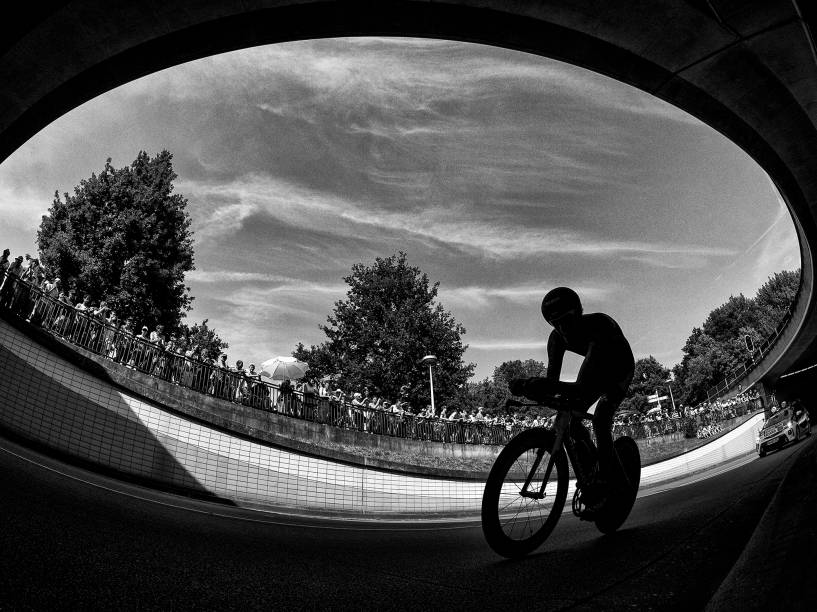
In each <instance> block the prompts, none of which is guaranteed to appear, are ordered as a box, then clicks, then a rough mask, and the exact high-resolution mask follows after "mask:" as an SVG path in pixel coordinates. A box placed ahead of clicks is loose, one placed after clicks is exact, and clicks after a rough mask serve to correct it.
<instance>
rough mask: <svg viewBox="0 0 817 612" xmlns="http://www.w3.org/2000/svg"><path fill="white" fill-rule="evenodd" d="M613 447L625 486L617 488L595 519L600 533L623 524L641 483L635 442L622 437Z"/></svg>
mask: <svg viewBox="0 0 817 612" xmlns="http://www.w3.org/2000/svg"><path fill="white" fill-rule="evenodd" d="M613 446H614V448H615V449H616V453H617V454H618V459H619V462H620V463H621V468H622V470H623V471H624V475H625V476H626V478H627V485H626V486H622V487H621V488H619V489H618V490H617V491H616V492H615V493H614V494H613V495H612V496H611V497H610V499H609V500H608V502H607V504H606V505H605V506H606V507H605V508H604V509H603V510H602V512H601V514H600V515H599V517H598V518H597V519H596V527H597V528H598V530H599V531H601V532H602V533H613V532H614V531H616V530H617V529H618V528H619V527H621V526H622V525H623V524H624V521H626V520H627V517H628V516H630V511H631V510H632V509H633V504H635V498H636V495H637V494H638V486H639V484H640V483H641V453H640V452H639V450H638V444H636V443H635V440H633V439H632V438H629V437H627V436H622V437H620V438H617V439H616V440H615V442H613Z"/></svg>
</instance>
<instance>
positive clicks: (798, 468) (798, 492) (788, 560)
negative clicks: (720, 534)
mask: <svg viewBox="0 0 817 612" xmlns="http://www.w3.org/2000/svg"><path fill="white" fill-rule="evenodd" d="M816 577H817V437H815V436H812V438H811V439H810V440H809V441H808V442H807V443H806V446H805V447H804V448H803V449H802V450H801V451H800V453H799V454H798V455H797V457H796V459H795V462H794V464H793V465H792V467H791V468H790V469H789V471H788V473H787V474H786V476H784V478H783V480H782V482H781V483H780V486H779V487H778V489H777V491H776V492H775V494H774V496H773V497H772V500H771V502H769V506H768V507H767V508H766V511H765V512H764V513H763V516H762V517H761V519H760V522H759V523H758V525H757V528H756V529H755V532H754V533H753V534H752V537H751V538H750V540H749V543H748V544H747V545H746V548H745V549H744V550H743V553H742V554H741V555H740V557H739V558H738V560H737V562H736V563H735V565H734V567H733V568H732V571H730V572H729V574H728V575H727V577H726V579H725V580H724V581H723V583H722V584H721V586H720V587H719V588H718V590H717V591H716V592H715V595H714V596H713V597H712V599H711V600H710V601H709V604H708V605H707V607H706V610H708V611H709V612H727V611H731V610H742V611H744V612H747V611H751V610H763V611H764V612H765V611H768V610H814V609H815V608H817V580H815V578H816Z"/></svg>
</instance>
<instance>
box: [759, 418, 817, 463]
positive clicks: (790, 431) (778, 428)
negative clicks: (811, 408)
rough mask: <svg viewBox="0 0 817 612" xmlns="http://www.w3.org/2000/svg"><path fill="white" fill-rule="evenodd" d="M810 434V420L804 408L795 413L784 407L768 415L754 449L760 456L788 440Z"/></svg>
mask: <svg viewBox="0 0 817 612" xmlns="http://www.w3.org/2000/svg"><path fill="white" fill-rule="evenodd" d="M810 435H811V421H810V420H809V414H808V412H807V411H805V410H802V409H800V410H798V411H797V412H796V413H795V412H794V411H793V410H792V409H791V408H785V409H783V410H780V411H779V412H777V413H775V414H773V415H772V416H770V417H769V418H768V419H767V420H766V422H765V423H764V424H763V427H762V428H761V430H760V433H759V434H758V437H757V443H756V450H757V454H758V455H760V456H761V457H763V456H765V455H766V453H767V452H768V451H770V450H775V449H778V448H782V447H783V446H785V445H786V444H788V443H789V442H797V441H798V440H800V439H802V438H805V437H806V436H810Z"/></svg>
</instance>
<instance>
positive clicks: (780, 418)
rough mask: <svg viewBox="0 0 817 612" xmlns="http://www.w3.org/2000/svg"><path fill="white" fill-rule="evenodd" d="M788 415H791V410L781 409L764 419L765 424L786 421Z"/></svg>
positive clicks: (777, 423) (776, 423)
mask: <svg viewBox="0 0 817 612" xmlns="http://www.w3.org/2000/svg"><path fill="white" fill-rule="evenodd" d="M790 417H791V412H789V410H788V409H786V410H782V411H780V412H778V413H777V414H775V415H773V416H772V417H771V418H769V420H768V421H766V425H767V426H768V425H779V424H780V423H782V422H784V421H788V420H789V418H790Z"/></svg>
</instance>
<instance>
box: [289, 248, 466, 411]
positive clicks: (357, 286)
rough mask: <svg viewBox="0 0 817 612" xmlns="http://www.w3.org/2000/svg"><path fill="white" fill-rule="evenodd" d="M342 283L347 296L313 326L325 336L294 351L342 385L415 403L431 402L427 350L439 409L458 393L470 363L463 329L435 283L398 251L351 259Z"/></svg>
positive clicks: (313, 367)
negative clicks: (440, 299)
mask: <svg viewBox="0 0 817 612" xmlns="http://www.w3.org/2000/svg"><path fill="white" fill-rule="evenodd" d="M344 281H345V282H346V283H347V284H348V285H349V290H348V291H347V293H346V299H345V300H339V301H337V302H335V306H334V310H333V312H332V314H331V315H329V316H328V317H327V323H328V325H321V326H320V328H321V330H322V331H323V332H324V333H325V334H326V336H327V340H326V341H325V342H324V343H322V344H320V345H317V346H312V347H310V348H309V349H306V348H305V347H304V346H303V344H299V345H298V346H297V347H296V348H295V350H294V351H293V356H295V357H296V358H298V359H301V360H304V361H306V362H307V363H309V365H310V369H311V371H312V373H314V374H316V375H318V376H324V375H331V376H333V377H335V378H337V380H338V382H339V384H341V385H342V386H343V387H345V388H346V389H347V390H353V391H357V390H360V391H364V390H367V389H368V390H369V391H370V392H372V393H378V394H382V395H384V396H386V397H387V398H390V399H397V398H398V397H401V396H403V397H408V398H411V399H412V400H413V401H414V402H415V404H416V405H417V406H415V407H419V405H420V404H425V403H429V402H430V392H429V380H428V368H427V367H425V366H422V365H420V364H419V363H418V362H419V361H420V360H421V359H422V358H423V357H424V356H425V355H434V356H436V357H437V359H438V362H437V365H435V366H434V369H433V372H434V394H435V400H436V404H437V405H438V407H439V406H441V405H443V404H444V403H445V402H446V401H450V400H451V399H452V398H454V397H456V396H457V395H458V394H459V393H460V392H461V389H462V388H463V387H464V385H465V384H466V381H467V380H468V378H469V377H470V376H471V375H472V373H473V371H474V364H471V363H469V364H465V363H463V360H462V356H463V353H464V352H465V349H466V348H467V347H466V345H464V344H463V343H462V335H463V334H464V333H465V328H464V327H463V326H462V325H461V324H460V323H459V322H457V321H456V320H455V319H454V317H453V316H452V315H451V314H450V313H449V312H448V311H446V310H445V308H444V307H443V306H442V304H439V303H437V302H436V301H435V300H436V298H437V288H438V286H439V283H434V284H431V283H430V281H429V279H428V276H427V275H426V274H425V273H423V272H422V271H421V270H420V269H419V268H417V267H414V266H410V265H409V264H408V262H407V261H406V253H404V252H399V253H397V254H394V255H392V256H390V257H387V258H381V257H378V258H376V259H375V262H374V264H373V265H371V266H366V265H364V264H362V263H358V264H355V265H354V266H352V273H351V274H350V275H349V276H347V277H345V278H344ZM401 388H402V391H401Z"/></svg>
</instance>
